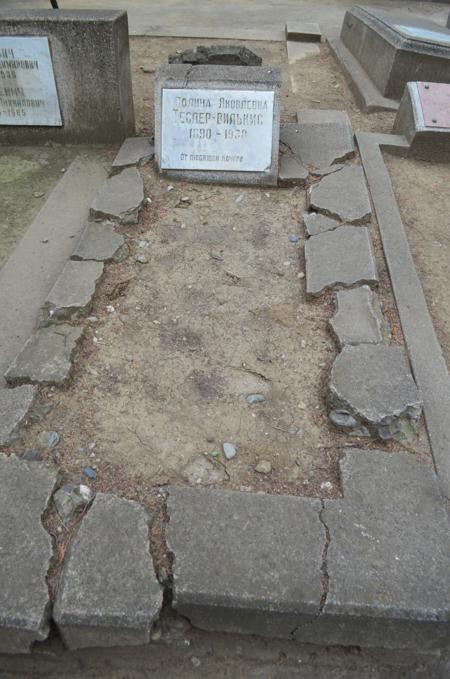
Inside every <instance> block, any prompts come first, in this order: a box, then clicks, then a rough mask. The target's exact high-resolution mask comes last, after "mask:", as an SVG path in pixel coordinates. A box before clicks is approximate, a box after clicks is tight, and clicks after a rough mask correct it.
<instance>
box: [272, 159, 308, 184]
mask: <svg viewBox="0 0 450 679" xmlns="http://www.w3.org/2000/svg"><path fill="white" fill-rule="evenodd" d="M308 177H309V173H308V170H307V169H306V168H305V167H304V166H303V165H302V163H301V162H300V161H299V160H298V158H296V157H295V156H294V155H292V154H291V153H289V152H286V153H281V154H280V160H279V166H278V183H279V184H280V185H281V186H289V185H290V184H297V185H298V186H306V185H307V183H308Z"/></svg>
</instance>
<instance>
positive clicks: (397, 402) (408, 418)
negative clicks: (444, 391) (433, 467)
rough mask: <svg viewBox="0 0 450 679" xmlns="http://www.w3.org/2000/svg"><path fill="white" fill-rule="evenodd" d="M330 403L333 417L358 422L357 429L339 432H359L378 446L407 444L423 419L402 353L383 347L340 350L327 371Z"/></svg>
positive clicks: (405, 358) (371, 345)
mask: <svg viewBox="0 0 450 679" xmlns="http://www.w3.org/2000/svg"><path fill="white" fill-rule="evenodd" d="M329 402H330V405H331V408H332V412H335V411H337V412H339V413H341V415H344V414H345V413H347V414H348V415H349V416H351V418H352V419H355V420H356V421H357V422H358V425H357V426H356V427H355V425H354V424H353V423H350V422H349V423H348V425H345V423H344V422H342V424H341V427H342V428H344V429H345V428H348V429H351V430H352V429H356V430H358V429H359V428H363V429H366V430H367V431H368V433H369V434H370V435H372V436H377V437H379V438H381V439H383V440H387V439H396V440H397V441H400V442H408V441H410V440H411V438H412V437H413V436H414V435H415V432H416V430H417V427H418V423H419V420H420V416H421V414H422V399H421V395H420V392H419V389H418V388H417V386H416V383H415V382H414V378H413V376H412V374H411V370H410V367H409V362H408V359H407V357H406V354H405V352H404V351H403V349H402V348H401V347H397V346H388V345H386V344H360V345H358V346H351V345H346V346H345V347H344V348H343V349H342V351H341V353H340V354H339V356H337V358H336V359H335V361H334V363H333V368H332V370H331V375H330V381H329ZM332 419H333V418H332ZM334 422H335V423H337V422H336V420H334ZM357 433H358V432H357Z"/></svg>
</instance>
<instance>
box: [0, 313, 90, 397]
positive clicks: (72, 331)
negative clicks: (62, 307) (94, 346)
mask: <svg viewBox="0 0 450 679" xmlns="http://www.w3.org/2000/svg"><path fill="white" fill-rule="evenodd" d="M83 332H84V329H83V328H82V327H74V326H71V325H64V324H61V325H57V326H56V325H55V326H50V327H48V328H41V329H40V330H37V331H36V332H35V333H34V335H32V336H31V337H30V339H28V340H27V341H26V342H25V344H24V346H23V347H22V350H21V351H20V353H19V354H18V356H16V358H15V359H14V361H13V362H12V363H11V365H10V367H9V368H8V370H7V371H6V373H5V379H6V381H7V382H9V383H10V384H21V383H22V384H23V383H24V382H32V383H39V384H63V383H64V382H65V381H66V380H67V379H68V378H69V377H70V372H71V369H72V356H73V353H74V351H75V349H76V346H77V343H78V341H79V340H80V338H81V336H82V335H83Z"/></svg>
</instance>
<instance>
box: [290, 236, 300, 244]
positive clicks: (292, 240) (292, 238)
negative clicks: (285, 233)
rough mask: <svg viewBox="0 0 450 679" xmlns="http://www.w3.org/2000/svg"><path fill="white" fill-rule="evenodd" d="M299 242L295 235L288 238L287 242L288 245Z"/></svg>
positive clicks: (298, 237)
mask: <svg viewBox="0 0 450 679" xmlns="http://www.w3.org/2000/svg"><path fill="white" fill-rule="evenodd" d="M299 240H300V236H296V235H295V234H292V235H291V236H289V242H290V243H298V242H299Z"/></svg>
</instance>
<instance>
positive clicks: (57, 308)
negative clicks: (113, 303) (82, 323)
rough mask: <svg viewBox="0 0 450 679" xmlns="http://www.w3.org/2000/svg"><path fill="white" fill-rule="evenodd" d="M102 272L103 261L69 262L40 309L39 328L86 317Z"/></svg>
mask: <svg viewBox="0 0 450 679" xmlns="http://www.w3.org/2000/svg"><path fill="white" fill-rule="evenodd" d="M102 273H103V263H102V262H91V261H89V262H81V261H72V260H69V261H68V262H67V264H66V266H65V267H64V269H63V270H62V273H61V275H60V276H59V278H58V279H57V281H56V283H55V285H54V286H53V288H52V289H51V290H50V292H49V295H48V297H47V299H46V301H45V304H44V305H43V307H42V310H41V326H45V325H49V324H50V323H57V322H58V321H69V320H76V319H78V318H81V317H83V316H87V315H88V314H89V311H90V310H91V307H92V298H93V296H94V294H95V289H96V287H97V283H98V282H99V280H100V278H101V276H102Z"/></svg>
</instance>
